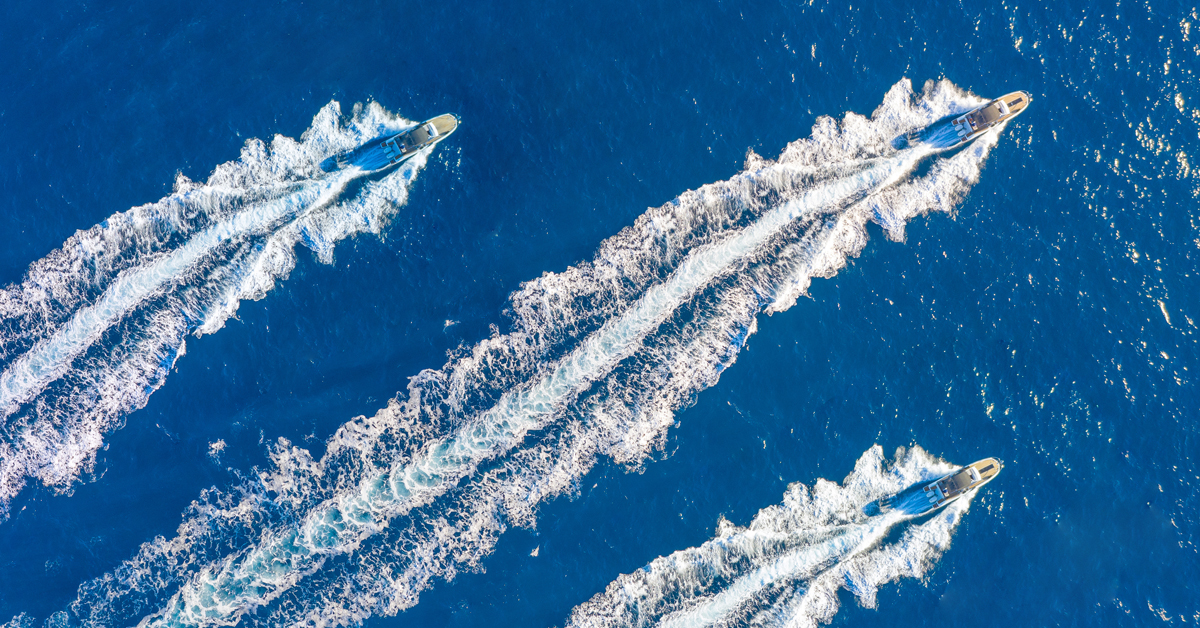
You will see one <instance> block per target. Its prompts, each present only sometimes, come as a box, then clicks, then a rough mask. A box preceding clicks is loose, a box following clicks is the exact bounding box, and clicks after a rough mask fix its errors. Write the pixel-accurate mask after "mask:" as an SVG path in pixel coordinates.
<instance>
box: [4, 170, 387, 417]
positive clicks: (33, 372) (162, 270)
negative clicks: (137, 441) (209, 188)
mask: <svg viewBox="0 0 1200 628" xmlns="http://www.w3.org/2000/svg"><path fill="white" fill-rule="evenodd" d="M364 174H366V173H365V172H364V171H362V170H359V169H358V168H351V169H349V170H346V171H342V172H338V173H337V174H335V175H331V177H330V180H329V181H317V182H315V183H313V184H311V185H309V186H307V187H306V188H305V189H302V190H300V191H298V192H295V193H293V194H291V195H289V196H287V197H284V198H281V199H278V200H275V201H270V202H267V203H263V204H262V205H260V206H251V207H248V208H246V211H244V212H242V213H239V214H238V215H236V216H234V217H232V218H230V219H228V220H226V221H224V222H222V223H220V224H217V225H213V226H211V227H208V228H206V229H204V230H203V231H201V232H200V233H199V234H197V235H196V236H195V237H194V238H192V239H191V240H188V242H187V244H184V245H183V247H181V248H179V249H177V250H175V251H173V252H171V253H170V254H169V255H167V256H166V257H165V258H162V259H158V260H155V261H154V262H152V263H150V264H149V265H147V266H143V267H139V268H135V269H133V270H132V272H125V273H122V274H121V275H120V276H119V277H118V278H117V280H116V281H115V282H114V283H113V284H112V285H111V286H110V287H109V288H108V289H107V290H105V291H104V295H103V296H101V297H100V300H99V301H97V302H96V303H95V304H94V305H90V306H87V307H84V308H82V309H80V310H79V311H77V312H75V314H74V315H73V316H72V317H71V320H70V321H69V322H67V324H66V325H64V326H63V327H62V328H60V329H59V330H58V331H57V332H56V333H55V334H54V335H53V336H51V337H50V338H46V339H43V340H41V341H39V342H38V344H37V345H35V346H34V348H33V349H32V350H30V351H29V352H28V353H26V354H24V355H22V356H21V357H19V358H17V359H16V360H15V361H14V362H12V363H11V364H9V366H8V368H7V369H6V370H5V371H4V373H3V374H0V411H2V412H3V413H4V416H5V417H7V416H9V415H11V414H13V413H14V412H16V411H17V410H18V409H19V407H20V406H21V404H23V403H26V402H28V401H29V400H30V399H32V398H33V397H34V396H35V395H37V394H38V393H39V392H41V391H42V389H44V388H45V387H46V385H47V384H49V383H50V382H52V381H54V380H56V379H58V378H59V377H62V375H63V373H65V372H66V371H67V369H68V368H70V366H71V362H73V361H74V360H75V359H76V358H78V357H79V355H80V354H82V353H83V352H84V350H86V349H87V348H88V347H89V346H91V344H92V343H93V342H95V341H96V340H98V339H99V338H100V335H101V334H102V333H103V332H104V331H105V330H107V329H108V328H110V327H112V326H113V325H114V324H115V323H116V322H117V321H119V320H120V319H121V318H123V317H125V315H127V314H128V313H129V310H130V309H132V308H133V307H135V306H137V305H138V304H139V303H141V302H143V301H145V300H146V299H147V298H149V297H150V296H151V295H153V294H154V293H156V292H158V291H160V290H162V289H163V287H164V286H165V285H167V284H171V283H175V282H178V281H179V280H180V279H181V278H182V277H183V275H184V273H185V272H186V271H187V270H188V269H189V268H190V267H191V266H192V265H193V264H195V263H196V262H198V261H200V259H201V258H203V257H204V256H205V255H208V254H210V253H212V251H213V250H214V249H216V248H217V247H218V246H220V245H221V244H224V243H226V242H230V241H232V240H234V239H237V238H241V237H245V236H246V235H248V234H251V233H255V232H258V231H261V230H263V229H265V228H269V227H270V226H272V225H273V224H274V223H275V222H277V221H279V220H281V219H283V218H285V217H287V216H289V215H292V214H295V213H296V212H298V211H301V210H303V209H306V208H309V207H319V206H321V205H324V204H325V203H328V202H330V201H331V200H333V199H334V198H337V196H338V195H339V194H341V192H342V190H344V189H345V187H346V185H347V184H348V183H350V181H352V180H354V179H356V178H358V177H360V176H362V175H364Z"/></svg>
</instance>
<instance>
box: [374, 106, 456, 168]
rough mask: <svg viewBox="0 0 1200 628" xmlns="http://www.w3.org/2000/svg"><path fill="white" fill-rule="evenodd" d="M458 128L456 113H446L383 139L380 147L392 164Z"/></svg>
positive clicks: (434, 142)
mask: <svg viewBox="0 0 1200 628" xmlns="http://www.w3.org/2000/svg"><path fill="white" fill-rule="evenodd" d="M457 128H458V118H456V117H454V114H451V113H444V114H442V115H440V116H438V117H436V118H434V119H432V120H426V121H425V122H422V123H421V124H418V125H417V126H415V127H413V128H411V129H409V130H407V131H402V132H400V133H397V134H395V135H393V136H391V137H389V138H387V139H386V140H383V143H381V144H380V145H379V147H380V148H382V149H383V152H384V153H385V154H386V155H387V157H388V165H389V166H391V165H395V164H398V163H400V162H402V161H405V160H407V159H408V158H410V157H412V156H413V155H415V154H416V153H417V151H419V150H421V149H422V148H426V147H429V146H433V145H434V144H437V143H438V142H440V141H442V140H444V139H446V138H447V137H449V136H450V134H451V133H453V132H454V130H455V129H457Z"/></svg>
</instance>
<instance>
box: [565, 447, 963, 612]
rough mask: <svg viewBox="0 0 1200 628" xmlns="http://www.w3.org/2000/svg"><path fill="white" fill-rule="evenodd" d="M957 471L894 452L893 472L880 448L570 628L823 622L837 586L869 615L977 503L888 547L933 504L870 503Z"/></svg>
mask: <svg viewBox="0 0 1200 628" xmlns="http://www.w3.org/2000/svg"><path fill="white" fill-rule="evenodd" d="M953 468H954V467H951V466H949V465H947V464H946V463H944V462H941V461H938V460H935V459H933V458H932V457H930V456H929V455H928V454H926V453H925V452H924V451H923V450H921V449H920V448H919V447H914V448H912V449H909V450H907V451H906V450H903V449H901V450H899V451H898V452H897V455H896V460H895V461H894V462H893V463H892V464H891V465H887V464H885V461H884V460H883V450H882V449H881V448H880V447H879V446H878V445H876V446H874V447H872V448H871V449H870V450H868V451H867V452H865V453H864V454H863V455H862V457H861V458H859V460H858V463H857V464H856V465H855V468H854V471H853V472H852V473H851V474H850V475H848V476H847V477H846V479H845V480H844V481H843V482H842V484H841V485H840V486H839V485H837V484H835V483H833V482H828V481H825V480H820V481H818V482H817V484H816V486H814V487H813V488H812V489H809V488H808V487H806V486H804V485H802V484H793V485H792V486H789V487H788V490H787V493H786V494H785V495H784V501H783V503H782V504H780V505H778V506H772V507H770V508H766V509H763V510H762V511H760V512H759V513H758V515H756V516H755V517H754V520H753V521H752V522H751V523H750V525H749V526H748V527H746V528H737V527H735V526H733V525H732V524H730V523H729V522H728V521H725V520H722V521H721V524H720V526H719V527H718V533H717V537H716V538H714V539H713V540H711V541H708V542H706V543H704V544H703V545H701V546H699V547H695V548H691V549H687V550H681V551H678V552H675V553H674V554H671V555H670V556H665V557H661V558H658V559H656V560H654V561H653V562H651V563H650V564H649V565H646V566H645V567H643V568H642V569H640V570H638V571H636V572H634V573H631V574H626V575H622V576H621V577H620V578H618V579H617V580H615V581H613V583H612V584H610V585H608V587H607V588H606V589H605V590H604V592H603V593H600V594H597V595H596V596H595V597H593V598H592V599H591V600H588V601H587V602H585V603H583V604H581V605H579V606H578V607H576V608H575V609H574V611H572V613H571V618H570V621H569V623H568V624H567V626H568V628H634V627H638V628H642V627H647V626H658V627H660V628H702V627H708V626H746V625H765V626H795V627H797V628H799V627H802V626H803V627H807V626H817V625H818V624H820V623H825V622H828V621H830V620H831V619H832V618H833V615H834V614H836V613H837V610H838V606H839V604H838V598H837V592H838V589H840V588H848V589H850V590H851V591H853V592H854V593H855V595H857V596H858V597H859V599H860V600H862V601H863V603H864V605H867V606H872V607H873V606H874V605H875V594H876V592H877V591H878V589H879V587H880V586H882V585H883V584H885V583H887V582H891V581H894V580H896V579H899V578H901V577H905V576H907V577H911V578H919V577H921V576H922V575H923V574H924V573H925V572H926V571H927V570H928V569H929V568H930V567H931V566H932V565H933V564H935V563H936V562H937V560H938V558H939V557H940V556H941V554H942V553H943V552H945V551H946V549H947V548H948V547H949V545H950V538H951V535H952V534H953V532H954V529H955V527H956V526H957V525H958V522H959V521H960V520H961V519H962V516H963V515H964V514H965V513H966V511H967V508H968V506H969V501H968V500H969V498H970V496H968V498H966V499H961V500H959V501H957V502H954V503H953V504H951V505H950V506H947V507H946V510H944V511H941V512H939V513H937V514H935V515H933V516H931V517H929V518H928V519H927V520H925V521H922V522H920V523H916V524H914V525H912V526H911V527H910V528H909V529H907V530H906V531H905V532H904V533H903V534H902V535H901V537H900V538H899V539H898V540H896V541H894V542H893V543H890V544H886V545H880V543H881V541H883V539H884V538H885V537H887V536H888V534H889V533H890V532H891V531H892V530H893V529H895V528H896V526H897V525H900V524H902V523H905V522H909V521H912V520H914V519H916V518H918V517H920V516H922V515H926V514H928V513H929V512H930V511H931V509H932V506H931V504H930V503H929V502H928V501H926V500H924V499H923V498H922V499H918V500H909V502H907V503H906V505H908V506H909V507H908V508H901V509H896V510H892V511H888V512H885V513H882V514H874V515H868V514H866V512H867V511H869V510H870V509H869V506H870V505H871V502H872V501H874V500H878V499H880V498H881V497H886V496H890V495H896V494H897V493H900V492H901V490H902V489H904V488H905V487H906V486H912V485H914V484H915V485H917V486H919V485H920V484H924V483H926V482H929V481H931V480H934V479H936V478H938V477H939V476H942V475H945V474H946V473H947V472H949V471H951V470H952V469H953ZM906 492H907V491H906ZM918 492H919V491H918ZM918 497H923V496H918ZM864 508H865V509H864Z"/></svg>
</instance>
